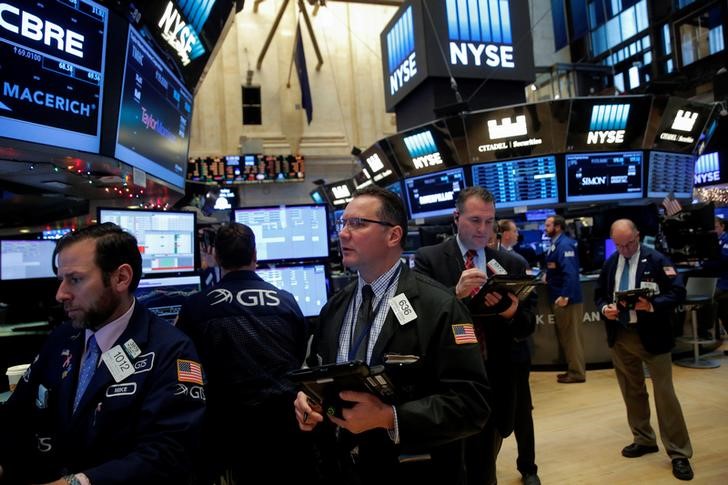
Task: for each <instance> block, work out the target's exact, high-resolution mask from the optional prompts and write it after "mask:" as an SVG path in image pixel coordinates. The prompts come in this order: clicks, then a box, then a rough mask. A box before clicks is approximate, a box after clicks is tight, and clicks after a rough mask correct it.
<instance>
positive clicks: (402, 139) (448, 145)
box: [387, 122, 458, 177]
mask: <svg viewBox="0 0 728 485" xmlns="http://www.w3.org/2000/svg"><path fill="white" fill-rule="evenodd" d="M387 141H388V143H389V146H391V147H392V152H393V153H394V159H395V160H396V162H397V166H398V167H399V172H400V173H401V174H402V176H403V177H416V176H418V175H422V174H425V173H432V172H439V171H441V170H444V169H447V168H449V167H455V166H457V165H458V158H457V152H456V150H455V145H454V144H453V141H452V138H451V137H450V133H449V131H448V129H447V126H446V125H445V123H444V122H435V123H431V124H429V125H426V126H424V127H420V128H415V129H412V130H409V131H406V132H403V133H399V134H397V135H394V136H391V137H389V138H387Z"/></svg>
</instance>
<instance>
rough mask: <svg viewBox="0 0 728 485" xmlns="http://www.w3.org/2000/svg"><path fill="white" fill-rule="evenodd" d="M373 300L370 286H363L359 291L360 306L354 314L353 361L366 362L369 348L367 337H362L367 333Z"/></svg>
mask: <svg viewBox="0 0 728 485" xmlns="http://www.w3.org/2000/svg"><path fill="white" fill-rule="evenodd" d="M373 299H374V291H372V287H371V286H370V285H364V286H363V287H362V289H361V304H360V305H359V311H358V312H357V314H356V325H355V326H354V332H353V333H354V345H356V344H357V343H358V344H359V346H358V347H357V348H356V354H355V355H354V360H361V361H362V362H366V360H367V348H368V347H369V335H367V336H362V334H363V333H364V332H368V331H369V328H370V324H371V319H372V300H373Z"/></svg>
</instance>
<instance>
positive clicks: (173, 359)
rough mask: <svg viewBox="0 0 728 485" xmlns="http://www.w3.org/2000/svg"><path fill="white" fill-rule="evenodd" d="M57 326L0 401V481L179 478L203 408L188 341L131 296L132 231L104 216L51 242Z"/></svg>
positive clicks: (136, 261)
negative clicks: (59, 311) (61, 315)
mask: <svg viewBox="0 0 728 485" xmlns="http://www.w3.org/2000/svg"><path fill="white" fill-rule="evenodd" d="M56 255H57V256H58V260H57V261H58V268H57V275H58V278H59V280H60V285H59V288H58V292H57V293H56V299H57V300H58V301H59V302H61V303H63V306H64V309H65V311H66V312H67V313H68V316H69V318H70V320H71V323H70V324H69V323H67V324H64V325H61V326H60V327H59V328H58V329H56V330H55V331H54V332H53V333H52V334H51V335H50V336H49V338H48V341H47V342H46V344H45V346H44V348H43V349H42V350H41V352H40V354H39V355H38V357H36V359H35V361H34V362H33V364H32V365H31V367H30V369H29V370H28V372H26V374H25V375H24V376H23V378H22V379H21V381H20V383H19V384H18V387H17V388H16V390H15V392H14V393H13V395H12V396H11V397H10V399H9V400H8V402H7V403H6V404H5V406H2V407H0V429H1V430H2V440H0V483H49V482H50V483H53V484H59V485H79V484H83V485H88V484H92V485H98V484H114V483H119V484H121V483H125V484H126V483H134V484H142V483H155V484H167V483H169V484H172V483H183V482H184V481H185V480H186V478H187V475H188V472H189V470H190V464H191V462H192V459H193V458H194V457H195V452H196V450H195V445H197V443H198V441H199V428H200V423H201V421H202V418H203V414H204V410H205V393H204V387H203V375H202V368H201V366H200V364H199V360H198V358H197V353H196V351H195V349H194V346H193V344H192V342H191V341H190V340H189V338H187V337H186V336H185V335H184V334H183V333H182V332H180V331H179V330H177V329H176V328H174V327H173V326H171V325H169V324H168V323H166V322H164V321H163V320H161V319H159V318H157V317H156V316H154V315H153V314H152V313H150V312H149V311H148V310H147V309H145V308H144V307H143V306H142V305H141V304H140V303H138V302H136V300H135V299H134V296H133V292H134V289H135V288H136V287H137V284H138V283H139V278H140V276H141V266H142V264H141V255H140V253H139V249H138V247H137V241H136V238H134V236H132V235H131V234H129V233H127V232H124V231H123V230H122V229H121V228H120V227H119V226H117V225H115V224H112V223H105V224H101V225H94V226H90V227H87V228H85V229H82V230H79V231H76V232H73V233H70V234H68V235H66V236H64V237H63V238H62V239H61V240H60V241H59V242H58V245H57V247H56Z"/></svg>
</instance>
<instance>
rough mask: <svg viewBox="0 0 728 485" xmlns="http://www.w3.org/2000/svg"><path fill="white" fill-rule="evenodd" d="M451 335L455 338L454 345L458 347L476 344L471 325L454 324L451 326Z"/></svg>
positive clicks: (476, 340)
mask: <svg viewBox="0 0 728 485" xmlns="http://www.w3.org/2000/svg"><path fill="white" fill-rule="evenodd" d="M452 334H453V335H454V336H455V343H456V344H458V345H460V344H477V343H478V339H477V337H476V336H475V329H474V328H473V324H472V323H456V324H455V325H453V326H452Z"/></svg>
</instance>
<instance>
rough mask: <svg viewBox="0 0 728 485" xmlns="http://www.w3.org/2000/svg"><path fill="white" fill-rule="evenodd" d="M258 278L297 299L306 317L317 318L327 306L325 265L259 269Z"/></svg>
mask: <svg viewBox="0 0 728 485" xmlns="http://www.w3.org/2000/svg"><path fill="white" fill-rule="evenodd" d="M256 273H257V274H258V276H260V277H261V278H263V279H264V280H265V281H267V282H268V283H270V284H271V285H273V286H275V287H276V288H278V289H281V290H286V291H287V292H289V293H291V294H292V295H293V297H294V298H295V299H296V302H297V303H298V306H300V307H301V311H302V312H303V316H304V317H317V316H318V315H319V313H321V309H322V308H323V306H324V305H325V304H326V300H327V294H326V271H325V267H324V265H323V264H312V265H303V266H278V267H275V268H268V269H258V270H257V271H256Z"/></svg>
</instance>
